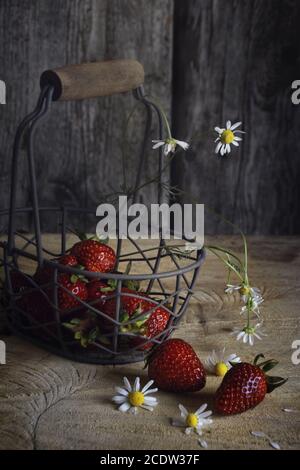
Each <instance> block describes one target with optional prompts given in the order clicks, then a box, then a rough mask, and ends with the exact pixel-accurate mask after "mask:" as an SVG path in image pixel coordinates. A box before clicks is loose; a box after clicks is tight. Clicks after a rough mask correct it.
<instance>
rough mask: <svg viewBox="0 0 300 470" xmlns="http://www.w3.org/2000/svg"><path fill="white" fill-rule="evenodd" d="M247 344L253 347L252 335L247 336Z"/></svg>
mask: <svg viewBox="0 0 300 470" xmlns="http://www.w3.org/2000/svg"><path fill="white" fill-rule="evenodd" d="M249 344H250V346H253V344H254V338H253V335H249Z"/></svg>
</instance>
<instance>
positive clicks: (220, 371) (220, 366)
mask: <svg viewBox="0 0 300 470" xmlns="http://www.w3.org/2000/svg"><path fill="white" fill-rule="evenodd" d="M227 371H228V367H227V365H226V364H225V362H218V363H217V364H216V365H215V374H216V375H217V376H218V377H224V375H225V374H226V372H227Z"/></svg>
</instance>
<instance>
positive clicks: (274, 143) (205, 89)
mask: <svg viewBox="0 0 300 470" xmlns="http://www.w3.org/2000/svg"><path fill="white" fill-rule="evenodd" d="M299 24H300V4H299V1H297V0H242V1H241V0H226V1H223V0H189V1H187V2H183V1H181V0H175V28H174V41H175V42H174V51H176V55H175V58H176V60H174V70H173V77H174V82H173V90H174V95H173V127H174V133H175V134H176V136H177V137H178V138H179V139H180V138H182V139H185V138H186V137H188V138H190V137H191V136H192V135H193V134H194V133H200V134H202V135H203V138H202V140H201V141H197V142H194V145H192V149H191V151H190V152H189V154H188V155H187V156H186V158H182V155H180V156H178V158H177V159H176V162H175V165H174V168H173V171H172V174H173V175H172V179H173V184H178V185H179V186H181V187H182V188H183V189H184V190H185V191H188V192H192V193H193V194H194V195H195V196H196V197H197V199H198V200H199V202H202V203H205V204H207V206H210V207H211V208H213V209H215V210H216V211H217V212H218V213H221V214H222V215H223V216H224V217H227V218H228V219H230V220H231V221H233V222H235V223H237V224H239V225H240V226H241V227H242V228H243V229H244V230H245V231H246V232H247V233H268V234H279V233H286V234H292V233H299V232H300V221H299V216H298V215H299V208H300V207H299V205H300V197H299V196H300V194H299V192H300V185H299V176H300V152H299V151H300V141H299V127H300V107H299V106H298V107H297V106H295V105H293V104H292V102H291V84H292V82H293V81H294V80H296V79H297V78H299V76H300V75H299V74H300V70H299V64H300V43H299V40H298V37H299ZM227 119H230V120H232V121H233V122H235V121H238V120H241V121H243V128H244V129H245V131H246V132H247V134H246V135H245V140H244V142H243V143H242V145H241V147H240V150H239V151H236V149H235V151H234V152H233V153H232V154H231V156H230V157H228V158H223V159H222V158H216V156H215V155H214V143H213V138H214V137H215V136H213V135H209V136H208V135H207V132H210V131H211V130H213V129H214V127H215V126H223V125H224V124H225V122H226V120H227ZM182 200H183V201H186V202H187V201H188V200H189V197H188V196H185V197H183V198H182ZM205 222H206V230H207V231H208V232H210V233H214V232H219V233H222V232H223V233H224V232H226V231H229V232H231V227H226V224H224V223H222V222H220V221H219V220H218V219H216V218H214V217H210V216H209V215H207V217H206V220H205Z"/></svg>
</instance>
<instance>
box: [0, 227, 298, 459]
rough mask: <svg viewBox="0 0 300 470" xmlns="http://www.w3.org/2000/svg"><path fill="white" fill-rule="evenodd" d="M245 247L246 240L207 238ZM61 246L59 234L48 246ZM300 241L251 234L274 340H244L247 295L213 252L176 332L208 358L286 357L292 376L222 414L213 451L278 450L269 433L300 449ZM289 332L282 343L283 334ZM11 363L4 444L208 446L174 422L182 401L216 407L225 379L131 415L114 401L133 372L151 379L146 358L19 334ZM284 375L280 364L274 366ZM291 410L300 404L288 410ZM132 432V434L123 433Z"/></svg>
mask: <svg viewBox="0 0 300 470" xmlns="http://www.w3.org/2000/svg"><path fill="white" fill-rule="evenodd" d="M212 241H214V242H215V243H218V244H219V245H221V246H222V245H223V246H226V247H227V248H228V249H231V250H234V251H235V252H237V253H242V244H241V240H240V238H239V237H236V236H231V237H229V236H227V237H221V236H219V237H217V240H216V238H215V237H214V239H213V240H212V239H207V240H206V242H207V243H208V244H209V243H211V242H212ZM50 242H51V243H52V245H53V244H54V245H55V238H54V237H50V238H49V243H50ZM299 246H300V244H299V237H250V238H249V249H250V254H251V256H250V259H249V263H250V264H249V273H250V275H251V280H252V282H253V284H254V285H256V286H257V287H259V288H260V289H261V290H262V292H263V296H264V297H265V302H264V304H263V307H262V311H263V315H264V318H265V325H264V327H265V330H266V333H267V335H268V336H266V337H264V339H263V341H261V342H259V341H258V342H257V343H255V345H254V347H253V348H251V347H249V346H245V345H243V344H241V343H238V342H236V341H235V338H234V337H233V336H232V335H230V332H231V329H232V328H233V327H241V326H242V320H241V316H240V307H241V302H240V296H239V294H238V293H235V294H234V295H226V294H225V293H224V280H225V278H226V277H225V276H226V272H225V270H224V269H223V267H222V266H221V265H220V262H219V261H218V260H217V259H216V258H215V257H213V256H212V255H210V254H209V255H208V257H207V259H206V261H205V263H204V265H203V267H202V270H201V273H200V276H199V278H198V281H197V285H196V287H195V296H194V297H193V299H192V302H191V303H190V306H189V309H188V311H187V313H186V314H185V316H184V319H183V320H182V322H181V323H180V327H179V330H178V331H177V332H176V335H177V336H178V337H181V338H183V339H185V340H187V341H188V342H190V343H191V344H192V345H193V346H194V348H195V350H196V351H197V353H198V355H199V356H200V357H201V358H202V359H204V358H205V357H206V356H207V355H208V354H209V353H210V352H211V351H212V349H216V348H222V347H223V346H226V349H227V352H228V353H232V352H235V353H237V354H238V355H240V356H241V358H242V359H243V360H248V361H252V360H253V357H254V356H255V355H256V354H257V353H260V352H261V353H264V354H265V356H266V357H268V358H269V357H274V358H276V359H278V360H279V365H278V367H276V373H278V375H281V376H284V377H288V378H289V380H288V382H287V383H286V384H285V385H284V386H283V387H282V388H279V389H277V390H276V391H274V392H273V393H272V394H271V395H268V396H267V397H266V398H265V400H264V401H263V402H262V403H261V404H260V405H259V406H258V407H256V408H254V409H253V410H249V411H247V412H246V413H244V414H241V415H235V416H232V417H228V416H225V417H223V416H216V415H214V416H213V424H212V426H211V428H210V429H209V430H208V431H207V432H205V434H204V438H205V440H206V441H207V443H208V446H209V449H270V447H269V444H268V442H267V441H266V440H264V439H258V438H255V437H254V436H251V434H250V432H251V431H263V432H265V433H266V434H267V435H269V436H270V437H271V438H272V439H273V440H274V441H276V442H278V443H279V444H280V446H281V448H282V449H298V450H299V449H300V420H299V412H300V380H299V379H300V365H298V366H296V365H293V364H292V362H291V354H292V349H291V345H292V342H293V341H294V340H295V339H299V337H300V321H299V307H300V304H299V286H298V284H297V279H298V273H299V269H300V251H299ZM279 335H280V341H278V337H279ZM1 339H4V340H5V341H6V343H7V350H8V357H7V365H5V366H0V415H1V420H0V448H1V449H32V448H34V449H106V450H108V449H174V450H181V449H182V450H190V449H194V450H200V448H199V444H198V443H197V440H198V438H197V436H196V435H192V436H186V435H185V434H184V433H183V431H182V429H179V428H175V427H172V426H171V424H170V419H171V418H175V417H176V416H178V412H179V411H178V403H182V404H183V405H184V406H186V407H187V408H188V409H189V410H191V411H192V410H196V409H197V408H199V406H200V405H201V404H202V403H205V402H206V403H208V406H209V408H211V407H212V401H213V394H214V392H215V390H216V389H217V387H218V385H219V383H220V379H219V378H217V377H213V376H209V377H208V379H207V385H206V387H205V389H203V390H202V391H201V392H198V393H190V394H171V393H164V392H159V393H158V400H159V405H158V406H157V408H155V410H154V411H153V412H152V413H148V412H147V411H142V412H140V413H139V414H138V415H137V416H132V415H130V414H126V415H123V414H122V413H121V412H119V411H117V410H116V408H115V406H114V405H113V404H112V403H111V397H112V395H113V393H114V387H115V386H116V385H120V384H121V382H122V377H123V376H124V375H126V376H127V377H129V379H130V380H133V378H134V377H135V376H136V375H139V376H140V377H141V381H142V383H143V384H144V383H145V382H146V380H147V373H146V370H145V369H143V367H144V364H136V365H124V366H115V367H112V366H96V367H95V366H93V365H88V364H84V365H82V364H78V363H74V362H71V361H67V360H64V359H61V358H59V357H56V356H53V355H51V354H49V353H47V352H45V351H44V350H41V349H38V348H36V347H33V346H31V345H30V344H29V343H28V342H25V341H23V340H20V339H18V338H16V337H8V336H6V337H4V336H2V337H1ZM274 373H275V370H274ZM283 408H291V409H294V410H295V412H294V413H285V412H284V411H283ZM124 430H126V432H125V431H124Z"/></svg>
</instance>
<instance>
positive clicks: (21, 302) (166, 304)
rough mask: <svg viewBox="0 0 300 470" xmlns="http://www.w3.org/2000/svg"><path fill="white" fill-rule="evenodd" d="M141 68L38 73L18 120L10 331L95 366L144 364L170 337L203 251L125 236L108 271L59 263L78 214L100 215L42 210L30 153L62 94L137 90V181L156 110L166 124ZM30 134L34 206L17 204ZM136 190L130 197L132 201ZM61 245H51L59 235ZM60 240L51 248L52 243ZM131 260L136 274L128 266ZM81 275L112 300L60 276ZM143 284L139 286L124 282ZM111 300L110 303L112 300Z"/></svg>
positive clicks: (9, 217) (2, 248) (7, 221)
mask: <svg viewBox="0 0 300 470" xmlns="http://www.w3.org/2000/svg"><path fill="white" fill-rule="evenodd" d="M143 79H144V75H143V68H142V66H141V65H140V64H139V63H138V62H136V61H126V60H122V61H108V62H99V63H92V64H82V65H78V66H68V67H64V68H62V69H57V70H55V71H47V72H44V74H42V76H41V93H40V97H39V99H38V103H37V106H36V108H35V110H34V111H33V112H32V113H30V114H29V115H28V116H27V117H26V118H25V119H24V120H23V121H22V122H21V124H20V125H19V127H18V130H17V133H16V138H15V143H14V152H13V165H12V181H11V200H10V208H9V210H2V211H0V218H1V219H0V220H1V222H0V226H1V227H2V230H1V232H2V237H1V240H2V241H1V242H0V254H1V252H2V254H1V258H0V265H1V266H2V269H3V270H4V273H5V296H6V298H7V310H6V311H7V315H6V316H7V322H8V325H9V327H10V329H11V330H12V332H13V333H15V334H17V335H19V336H22V337H24V338H26V339H28V340H30V341H31V342H33V343H35V344H37V345H39V346H41V347H43V348H45V349H47V350H49V351H51V352H53V353H55V354H58V355H61V356H64V357H67V358H70V359H72V360H76V361H80V362H88V363H96V364H122V363H130V362H137V361H141V360H143V359H144V358H145V356H146V355H147V354H148V353H149V350H150V349H152V348H155V347H156V346H157V345H159V344H161V343H162V342H163V341H165V340H166V338H168V337H169V336H170V334H171V333H172V331H173V330H174V329H175V328H176V327H177V325H178V323H179V321H180V319H181V318H182V316H183V314H184V312H185V311H186V308H187V306H188V302H189V300H190V297H191V295H192V293H193V286H194V284H195V281H196V279H197V275H198V272H199V269H200V266H201V264H202V262H203V260H204V256H205V253H204V250H202V249H201V250H198V251H196V252H194V253H195V254H193V256H189V257H188V258H184V257H183V258H179V257H177V256H176V255H175V254H174V251H173V250H172V249H170V246H172V242H176V243H178V240H176V241H175V240H173V241H172V242H170V241H168V243H166V240H164V239H163V238H162V236H161V237H160V238H159V239H158V240H149V241H147V242H145V241H144V240H143V241H140V240H135V239H133V238H130V237H128V238H127V239H126V240H123V239H122V238H121V237H117V239H116V240H113V241H112V242H110V244H113V248H114V250H115V253H116V262H115V265H114V269H113V271H111V272H105V273H103V272H91V271H88V270H86V269H85V268H82V267H81V268H80V269H79V268H78V267H72V266H68V265H63V264H61V263H60V262H59V259H60V258H61V257H62V256H64V255H65V254H66V253H68V247H69V246H71V244H72V243H73V241H74V240H73V235H72V233H70V232H69V231H68V227H69V224H70V222H71V221H72V217H74V214H76V215H80V216H83V217H91V216H95V210H94V209H88V208H76V207H67V206H61V207H40V206H39V202H38V193H37V180H36V174H35V165H34V156H33V136H34V133H35V130H36V128H37V126H38V124H39V123H40V121H41V119H42V118H43V117H44V116H45V115H46V114H47V112H48V111H49V109H50V107H51V104H52V102H53V101H56V100H71V99H85V98H90V97H96V96H104V95H111V94H114V93H119V92H126V91H130V90H133V94H134V97H135V98H136V99H137V100H139V101H141V102H142V103H143V104H144V105H145V108H146V111H147V114H146V126H145V135H144V140H143V145H142V154H141V156H140V160H139V165H138V171H137V178H136V181H137V182H138V181H139V180H140V177H141V172H142V168H143V166H142V163H143V155H144V153H145V147H146V142H147V140H148V137H149V133H150V127H151V120H152V113H153V111H154V113H155V115H156V116H157V118H158V124H159V134H160V138H162V132H163V125H162V116H161V113H160V110H159V108H158V107H157V106H156V105H155V104H154V103H153V102H151V101H150V100H149V99H147V97H146V96H145V94H144V90H143V86H142V83H143ZM25 133H26V145H27V156H28V162H29V177H30V184H31V194H32V206H31V207H24V208H22V207H21V208H18V207H16V192H17V178H18V175H17V172H18V157H19V149H20V146H21V142H22V138H23V135H24V134H25ZM163 158H164V155H163V151H162V150H160V154H159V163H158V164H159V169H160V170H161V169H162V167H163ZM161 188H162V182H161V180H160V181H158V201H159V202H160V201H161V197H162V194H161ZM136 197H137V194H136V193H134V195H133V196H132V198H133V200H135V199H136ZM49 216H51V217H53V216H55V218H56V219H57V222H58V227H59V233H56V234H55V235H54V234H53V235H52V236H51V240H50V238H49V236H48V235H47V234H45V233H42V230H41V226H42V222H43V220H44V219H45V218H47V217H49ZM24 217H27V218H28V217H30V218H31V219H32V220H33V224H34V230H33V231H32V233H29V232H25V231H24V230H21V229H20V228H18V220H22V219H24ZM54 239H55V244H54V245H53V240H54ZM53 246H54V248H53ZM128 265H130V266H131V270H130V272H128V271H127V270H126V268H127V267H128ZM39 269H42V270H43V272H47V273H48V278H47V281H46V282H42V283H41V282H39V281H37V278H36V275H34V273H36V272H38V270H39ZM72 275H76V276H77V277H79V278H82V277H84V278H85V281H86V282H87V283H88V284H89V285H91V284H92V283H95V282H97V281H98V282H103V283H105V285H107V286H110V288H109V289H107V291H106V293H105V295H104V299H105V302H109V303H110V304H109V305H110V306H111V309H110V310H111V311H112V312H110V314H108V313H107V309H104V308H102V304H101V305H100V306H99V299H93V300H90V299H89V298H87V299H81V298H79V297H77V296H76V295H75V294H74V293H73V292H71V291H70V290H68V288H67V287H66V285H65V284H64V283H63V282H62V278H63V276H70V277H71V276H72ZM137 282H138V283H139V284H140V289H139V290H138V291H136V290H134V289H129V288H127V287H125V286H128V285H130V286H132V285H136V284H137ZM62 292H63V293H64V294H66V295H67V296H68V297H69V298H70V300H74V302H73V304H72V307H71V308H69V309H67V310H65V309H62V308H61V306H60V301H59V299H60V295H61V293H62ZM133 301H134V302H137V305H139V306H140V305H143V306H144V307H143V309H142V310H141V311H139V310H137V312H135V314H134V316H129V315H128V314H127V313H126V311H125V310H124V304H125V303H126V302H127V303H128V302H133ZM106 305H107V304H106ZM154 312H155V313H156V314H157V318H158V319H160V320H161V318H160V312H162V314H163V316H164V326H163V328H160V329H157V331H155V328H154V330H153V331H152V332H151V335H150V334H149V333H145V330H143V328H141V329H140V330H138V331H137V330H136V325H142V326H143V325H145V324H147V322H148V320H149V318H150V317H151V315H152V314H153V313H154Z"/></svg>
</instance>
